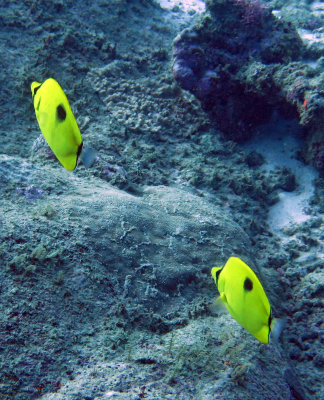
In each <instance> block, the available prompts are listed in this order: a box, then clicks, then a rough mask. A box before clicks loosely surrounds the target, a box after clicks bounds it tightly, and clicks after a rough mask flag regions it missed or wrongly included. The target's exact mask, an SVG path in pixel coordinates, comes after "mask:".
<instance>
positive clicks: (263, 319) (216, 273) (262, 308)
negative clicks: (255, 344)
mask: <svg viewBox="0 0 324 400" xmlns="http://www.w3.org/2000/svg"><path fill="white" fill-rule="evenodd" d="M211 274H212V277H213V278H214V280H215V283H216V285H217V288H218V291H219V293H220V297H219V298H218V299H217V300H216V304H217V303H220V302H222V303H223V304H224V305H225V307H226V308H227V310H228V312H229V313H230V315H231V316H232V317H233V318H234V319H235V320H236V321H237V322H238V323H239V324H240V325H242V326H243V328H245V329H246V330H247V331H248V332H250V333H251V334H252V335H253V336H254V337H255V338H257V339H258V340H259V341H260V342H262V343H265V344H268V343H269V336H270V332H271V331H272V333H273V335H274V336H275V337H276V338H278V337H279V335H280V332H281V330H282V328H283V324H284V321H283V320H278V319H273V318H272V313H271V307H270V303H269V300H268V298H267V295H266V294H265V291H264V289H263V287H262V285H261V283H260V281H259V279H258V277H257V276H256V275H255V273H254V272H253V271H252V269H251V268H250V267H249V266H248V265H246V264H245V263H244V262H243V261H242V260H241V259H239V258H237V257H230V258H229V259H228V261H227V262H226V264H225V266H224V267H213V268H212V270H211Z"/></svg>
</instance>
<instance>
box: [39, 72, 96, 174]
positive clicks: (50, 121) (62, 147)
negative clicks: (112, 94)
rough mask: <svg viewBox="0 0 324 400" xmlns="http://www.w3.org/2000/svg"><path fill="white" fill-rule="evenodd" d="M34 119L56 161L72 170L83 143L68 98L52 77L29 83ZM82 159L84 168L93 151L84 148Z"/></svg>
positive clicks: (93, 156)
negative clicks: (86, 152)
mask: <svg viewBox="0 0 324 400" xmlns="http://www.w3.org/2000/svg"><path fill="white" fill-rule="evenodd" d="M31 92H32V96H33V102H34V108H35V113H36V118H37V121H38V124H39V127H40V130H41V131H42V134H43V136H44V138H45V139H46V141H47V143H48V145H49V147H50V148H51V149H52V151H53V153H54V154H55V156H56V158H57V159H58V160H59V162H60V163H61V164H62V165H63V167H64V168H66V169H67V170H69V171H73V170H74V169H75V167H76V165H77V162H78V158H79V157H80V155H81V152H82V147H83V142H82V137H81V133H80V130H79V128H78V125H77V122H76V120H75V118H74V115H73V112H72V110H71V107H70V104H69V102H68V99H67V97H66V95H65V93H64V92H63V90H62V88H61V86H60V85H59V84H58V83H57V82H56V80H55V79H53V78H49V79H46V81H44V82H43V83H39V82H33V83H32V84H31ZM87 150H88V154H87V155H86V159H85V160H84V151H83V160H82V161H83V162H84V164H85V165H86V166H87V167H88V166H90V165H91V164H92V162H93V161H94V158H95V157H96V152H95V151H94V150H92V149H90V148H89V149H87Z"/></svg>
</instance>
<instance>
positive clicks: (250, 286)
mask: <svg viewBox="0 0 324 400" xmlns="http://www.w3.org/2000/svg"><path fill="white" fill-rule="evenodd" d="M252 289H253V283H252V281H251V279H250V278H245V281H244V290H247V291H248V292H251V290H252Z"/></svg>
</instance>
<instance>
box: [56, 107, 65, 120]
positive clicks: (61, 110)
mask: <svg viewBox="0 0 324 400" xmlns="http://www.w3.org/2000/svg"><path fill="white" fill-rule="evenodd" d="M56 111H57V118H58V119H59V120H60V121H64V120H65V118H66V111H65V109H64V107H63V106H62V105H61V104H60V105H59V106H57V108H56Z"/></svg>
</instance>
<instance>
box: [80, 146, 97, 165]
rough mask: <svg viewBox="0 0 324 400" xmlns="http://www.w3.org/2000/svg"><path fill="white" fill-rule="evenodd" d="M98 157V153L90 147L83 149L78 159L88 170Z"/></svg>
mask: <svg viewBox="0 0 324 400" xmlns="http://www.w3.org/2000/svg"><path fill="white" fill-rule="evenodd" d="M97 157H98V152H97V151H96V150H95V149H92V148H91V147H83V149H82V152H81V155H80V159H81V161H82V163H83V164H84V166H85V167H86V168H90V167H91V166H92V165H93V163H94V162H95V160H96V158H97Z"/></svg>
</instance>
